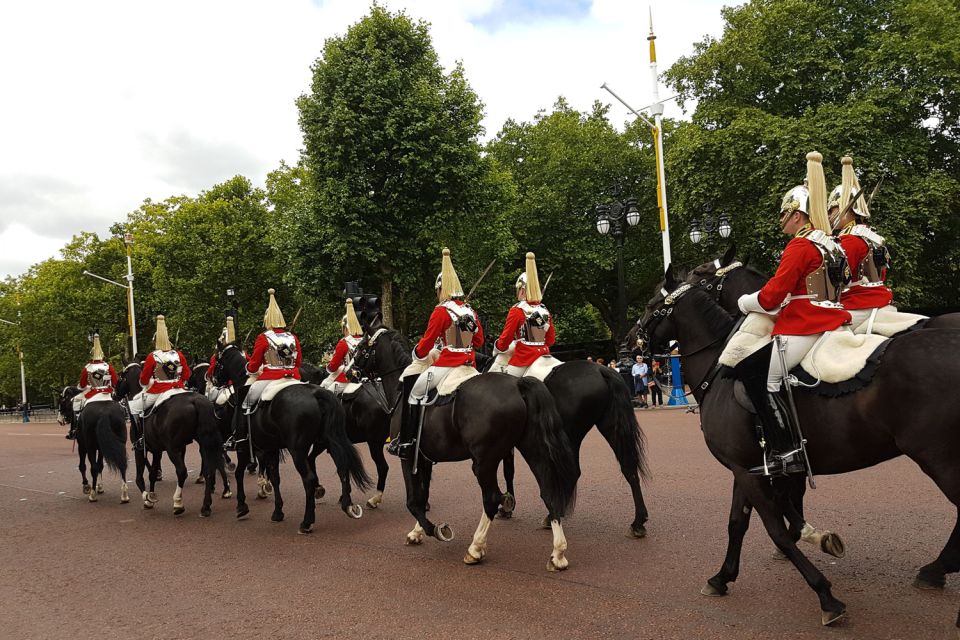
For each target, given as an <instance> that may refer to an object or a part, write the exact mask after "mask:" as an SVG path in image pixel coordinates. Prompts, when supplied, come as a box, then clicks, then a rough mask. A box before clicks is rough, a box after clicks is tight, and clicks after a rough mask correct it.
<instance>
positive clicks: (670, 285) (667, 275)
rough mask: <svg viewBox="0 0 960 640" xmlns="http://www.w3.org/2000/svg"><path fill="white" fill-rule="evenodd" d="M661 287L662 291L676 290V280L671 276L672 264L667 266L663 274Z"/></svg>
mask: <svg viewBox="0 0 960 640" xmlns="http://www.w3.org/2000/svg"><path fill="white" fill-rule="evenodd" d="M663 287H664V289H676V288H677V279H676V277H675V276H674V275H673V263H672V262H671V263H670V264H668V265H667V269H666V270H665V271H664V272H663Z"/></svg>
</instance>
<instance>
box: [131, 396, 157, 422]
mask: <svg viewBox="0 0 960 640" xmlns="http://www.w3.org/2000/svg"><path fill="white" fill-rule="evenodd" d="M159 395H160V394H159V393H147V392H146V391H141V392H140V393H138V394H137V395H135V396H133V399H131V400H130V404H129V407H130V413H135V414H137V415H138V416H142V415H143V414H145V413H146V412H148V411H150V409H152V408H153V405H154V404H156V402H157V397H159Z"/></svg>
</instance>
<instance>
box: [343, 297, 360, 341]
mask: <svg viewBox="0 0 960 640" xmlns="http://www.w3.org/2000/svg"><path fill="white" fill-rule="evenodd" d="M346 308H347V312H346V313H345V314H343V320H341V321H340V326H342V327H343V329H344V330H345V331H346V332H347V333H348V334H349V335H351V336H359V335H361V334H362V333H363V328H362V327H361V326H360V320H359V319H358V318H357V312H356V311H354V309H353V298H347V303H346Z"/></svg>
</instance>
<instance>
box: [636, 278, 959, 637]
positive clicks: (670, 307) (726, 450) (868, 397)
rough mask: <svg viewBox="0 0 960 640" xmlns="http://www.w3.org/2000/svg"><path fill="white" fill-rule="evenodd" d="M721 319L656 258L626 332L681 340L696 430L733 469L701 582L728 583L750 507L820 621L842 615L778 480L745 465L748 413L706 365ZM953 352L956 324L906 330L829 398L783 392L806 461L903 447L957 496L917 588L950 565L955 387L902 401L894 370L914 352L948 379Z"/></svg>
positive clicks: (894, 452) (705, 297)
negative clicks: (710, 565) (725, 519)
mask: <svg viewBox="0 0 960 640" xmlns="http://www.w3.org/2000/svg"><path fill="white" fill-rule="evenodd" d="M733 326H734V319H733V317H732V316H731V315H730V314H729V313H728V312H727V311H725V310H724V309H723V308H722V307H721V306H720V305H719V304H717V302H716V301H715V300H714V299H713V297H712V295H711V293H710V292H708V291H707V290H705V289H704V288H702V287H698V286H696V285H691V284H689V283H681V282H679V281H678V280H677V279H675V278H674V275H673V270H672V268H670V267H668V268H667V271H666V273H665V277H664V281H663V283H662V284H661V285H660V286H659V287H657V293H655V295H654V297H653V298H652V299H651V300H650V302H649V303H648V305H647V308H646V310H645V312H644V315H643V317H642V318H641V320H640V322H639V323H638V325H637V327H635V328H634V329H633V330H631V336H630V337H631V338H632V337H635V336H636V335H639V336H640V337H641V338H642V339H643V340H644V341H645V342H646V343H649V344H650V345H651V346H657V345H662V344H665V343H666V342H667V341H669V340H670V339H677V340H679V341H680V344H681V345H683V351H684V353H683V355H682V358H683V365H684V369H685V371H686V372H687V376H688V379H690V380H693V381H695V383H694V385H692V386H691V388H692V389H693V394H694V396H695V397H696V399H697V402H698V403H699V405H700V414H701V416H700V417H701V428H702V431H703V434H704V439H705V441H706V443H707V446H708V448H709V449H710V451H711V453H712V454H713V455H714V457H716V458H717V460H719V461H720V462H721V464H723V465H724V466H725V467H727V468H728V469H730V471H731V473H732V474H733V476H734V487H733V500H732V505H731V509H730V518H729V523H728V546H727V553H726V557H725V559H724V562H723V565H722V566H721V568H720V571H719V572H718V573H717V574H716V575H714V576H713V577H711V578H709V579H708V580H707V584H706V586H704V587H703V589H702V590H701V593H703V594H704V595H707V596H721V595H725V594H726V593H727V592H728V583H729V582H732V581H734V580H736V578H737V576H738V573H739V564H740V551H741V547H742V543H743V536H744V535H745V533H746V531H747V528H748V526H749V523H750V514H751V513H752V510H753V509H754V508H755V509H756V510H757V512H758V513H759V515H760V518H761V520H762V521H763V524H764V526H765V528H766V530H767V533H768V534H769V535H770V537H771V539H772V540H773V542H774V544H775V545H776V546H777V548H778V549H779V550H780V551H781V552H782V553H783V554H784V555H786V556H787V558H788V559H789V560H790V561H791V562H792V563H793V564H794V566H796V568H797V569H798V571H799V572H800V573H801V575H802V576H803V577H804V579H805V580H806V581H807V584H808V585H809V586H810V587H811V589H813V590H814V591H815V592H816V593H817V596H818V598H819V600H820V609H821V623H822V624H824V625H829V624H832V623H833V622H835V621H837V620H839V619H840V618H841V617H843V615H844V614H845V612H846V605H844V603H843V602H841V601H840V600H838V599H837V598H835V597H834V596H833V594H832V593H831V584H830V582H829V581H828V580H827V578H826V577H825V576H824V575H823V574H822V573H821V572H820V571H819V570H818V569H817V568H816V567H815V566H814V565H813V564H812V563H810V561H809V560H808V559H807V558H806V556H804V555H803V553H802V552H801V551H800V550H799V549H798V548H797V546H796V544H795V541H796V540H797V538H799V531H798V530H799V528H800V527H801V526H802V524H803V521H802V517H801V516H800V514H799V513H798V511H797V509H796V508H795V507H794V506H793V502H792V500H791V496H790V491H789V488H785V486H784V484H783V483H782V482H780V481H779V480H772V481H771V480H770V479H769V478H765V477H763V476H758V475H751V474H750V473H749V472H748V469H750V468H751V467H755V466H757V465H759V464H760V463H761V461H762V460H761V459H762V453H761V449H760V447H758V446H757V441H756V435H755V432H754V428H753V424H754V421H753V419H752V418H751V416H750V414H749V413H748V412H747V410H746V409H744V408H743V407H741V406H740V404H739V403H738V401H737V400H736V398H735V395H734V385H735V382H734V380H733V379H731V378H730V377H729V376H724V375H712V372H715V371H716V363H717V362H718V358H719V356H720V353H721V351H722V350H723V347H724V342H725V340H724V339H725V338H726V337H727V336H729V335H730V334H731V329H732V328H733ZM958 352H960V331H956V330H947V329H937V330H933V329H931V330H923V331H914V332H909V333H906V334H903V335H901V336H899V337H898V338H896V339H894V340H891V341H890V342H889V343H888V346H887V348H886V351H885V352H884V353H883V356H882V360H881V362H880V364H879V366H878V367H877V368H876V370H875V372H874V374H873V377H872V379H871V380H870V382H869V384H868V385H867V386H866V387H865V388H863V389H861V390H860V391H858V392H855V393H851V394H848V395H844V396H840V397H836V398H829V399H825V398H822V397H818V396H816V395H814V393H812V392H809V391H806V390H799V389H798V390H797V391H795V392H794V399H795V403H796V409H797V413H798V415H799V419H800V424H801V425H803V429H804V436H805V438H806V439H807V455H808V459H809V461H810V464H811V466H812V468H813V469H814V470H816V471H817V472H818V473H822V474H835V473H846V472H849V471H854V470H857V469H863V468H866V467H870V466H873V465H875V464H878V463H880V462H883V461H885V460H889V459H892V458H895V457H897V456H900V455H907V456H908V457H910V458H911V459H913V460H914V461H915V462H917V464H918V465H919V466H920V468H921V469H922V470H923V471H924V472H925V473H926V474H927V475H928V476H930V477H931V478H932V479H933V481H934V482H935V483H936V484H937V486H938V487H939V488H940V490H941V491H942V492H943V493H944V494H945V495H946V496H947V498H948V499H949V500H950V501H951V502H952V503H953V504H954V505H955V506H956V507H957V521H956V524H955V526H954V528H953V531H952V533H951V535H950V537H949V539H948V541H947V543H946V545H945V547H944V549H943V551H942V552H941V553H940V555H939V556H938V557H937V558H936V559H935V560H934V561H932V562H930V563H929V564H927V565H925V566H923V567H921V568H920V570H919V572H918V575H917V578H916V580H915V583H914V584H915V585H917V586H919V587H923V588H942V587H943V585H944V584H945V575H946V574H947V573H955V572H957V571H960V474H958V473H957V460H958V459H960V398H957V397H954V396H950V395H949V394H948V395H946V396H944V395H943V394H942V393H941V391H940V388H939V387H937V388H933V387H920V388H918V389H917V393H918V394H919V396H918V397H915V398H914V399H913V400H914V401H912V402H910V403H909V404H905V403H902V402H901V401H900V400H899V398H900V391H901V390H902V388H903V378H902V376H903V373H902V372H903V371H907V370H909V369H910V365H911V364H912V363H915V362H921V361H922V362H924V363H925V364H926V365H927V366H929V367H930V368H931V370H934V371H937V372H938V374H939V376H940V377H941V379H943V380H944V381H946V384H947V386H949V385H950V384H951V382H954V381H958V380H960V360H958V358H957V355H958ZM785 519H786V520H787V522H789V529H788V527H787V526H786V525H785V523H784V520H785Z"/></svg>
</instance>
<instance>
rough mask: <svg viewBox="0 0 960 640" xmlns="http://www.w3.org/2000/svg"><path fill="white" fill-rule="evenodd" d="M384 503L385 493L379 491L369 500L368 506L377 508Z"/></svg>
mask: <svg viewBox="0 0 960 640" xmlns="http://www.w3.org/2000/svg"><path fill="white" fill-rule="evenodd" d="M382 503H383V494H382V493H378V494H376V495H375V496H373V497H372V498H370V499H369V500H367V507H369V508H370V509H377V508H379V507H380V505H381V504H382Z"/></svg>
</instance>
